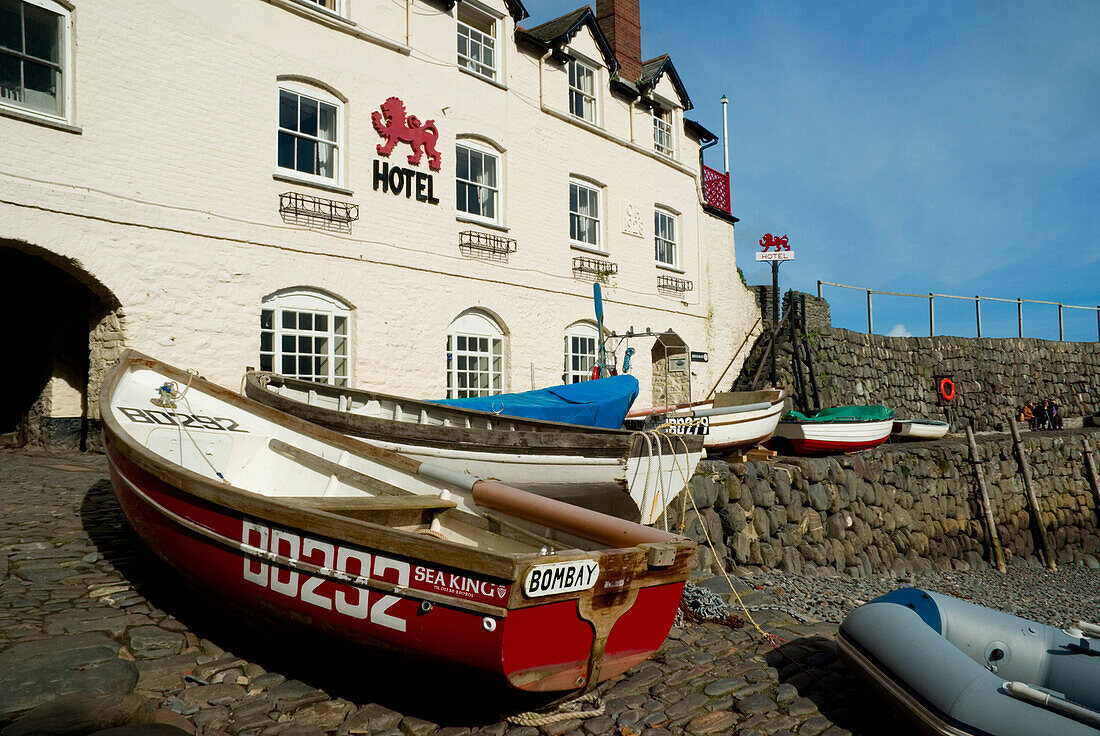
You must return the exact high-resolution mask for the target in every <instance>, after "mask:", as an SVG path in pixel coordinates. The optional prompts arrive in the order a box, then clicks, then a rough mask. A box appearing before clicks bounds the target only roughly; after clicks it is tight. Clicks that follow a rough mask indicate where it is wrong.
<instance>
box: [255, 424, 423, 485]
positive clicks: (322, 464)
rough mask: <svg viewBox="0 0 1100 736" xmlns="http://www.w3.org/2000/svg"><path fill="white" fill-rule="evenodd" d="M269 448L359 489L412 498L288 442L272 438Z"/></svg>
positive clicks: (384, 483)
mask: <svg viewBox="0 0 1100 736" xmlns="http://www.w3.org/2000/svg"><path fill="white" fill-rule="evenodd" d="M267 444H268V447H270V448H271V449H272V450H273V451H274V452H277V453H279V454H280V455H282V456H283V457H288V458H290V459H291V460H294V461H295V462H299V463H301V464H302V465H306V466H308V467H311V468H313V469H314V470H320V471H321V472H324V473H328V474H329V475H332V476H335V477H336V479H337V480H339V481H341V482H343V483H347V484H348V485H350V486H356V487H358V488H364V489H367V488H369V489H371V490H374V491H378V492H379V493H384V494H386V495H389V496H412V495H415V494H413V492H412V491H406V490H405V489H404V488H398V487H397V486H394V485H390V484H389V483H386V482H384V481H380V480H378V479H377V478H372V477H371V476H369V475H367V474H366V473H360V472H359V471H358V470H352V469H351V468H346V467H344V466H343V465H340V464H339V463H334V462H333V461H331V460H326V459H325V458H323V457H321V456H320V455H314V454H313V453H312V452H307V451H306V450H303V449H302V448H300V447H295V446H294V445H291V444H289V443H287V442H283V441H282V440H280V439H278V438H275V437H272V438H271V439H270V440H269V441H268V443H267Z"/></svg>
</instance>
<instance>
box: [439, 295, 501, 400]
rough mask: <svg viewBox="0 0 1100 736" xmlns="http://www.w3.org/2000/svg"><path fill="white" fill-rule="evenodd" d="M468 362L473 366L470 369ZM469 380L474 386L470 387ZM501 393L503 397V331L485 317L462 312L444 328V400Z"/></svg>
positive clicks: (489, 318) (474, 312) (494, 321)
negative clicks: (445, 338)
mask: <svg viewBox="0 0 1100 736" xmlns="http://www.w3.org/2000/svg"><path fill="white" fill-rule="evenodd" d="M471 361H476V363H475V364H474V365H473V366H471ZM471 378H473V379H474V380H473V381H472V383H474V384H476V385H472V386H471V385H470V384H471ZM501 393H504V330H503V329H502V328H501V326H500V325H499V324H497V322H496V320H494V319H492V318H491V317H489V316H488V315H486V314H483V313H481V312H478V311H467V312H463V313H462V314H460V315H459V316H458V317H456V318H455V320H454V321H453V322H451V324H450V326H449V327H448V328H447V398H448V399H464V398H467V397H470V396H493V395H496V394H501Z"/></svg>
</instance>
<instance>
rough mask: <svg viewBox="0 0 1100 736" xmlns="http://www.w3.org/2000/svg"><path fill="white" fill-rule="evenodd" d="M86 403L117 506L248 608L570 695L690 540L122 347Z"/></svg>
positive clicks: (637, 644)
mask: <svg viewBox="0 0 1100 736" xmlns="http://www.w3.org/2000/svg"><path fill="white" fill-rule="evenodd" d="M99 402H100V414H101V417H102V421H103V434H104V440H105V445H106V452H107V459H108V464H109V468H110V474H111V480H112V483H113V485H114V489H115V493H116V495H117V496H118V500H119V504H120V505H121V507H122V509H123V511H124V513H125V514H126V517H127V518H128V519H129V521H130V523H131V525H132V526H133V527H134V529H135V530H136V531H137V533H138V535H139V536H140V537H141V539H142V540H143V541H144V543H145V544H146V545H148V546H149V547H150V548H151V549H152V550H153V551H154V552H155V553H156V554H157V555H158V556H160V557H161V558H163V559H164V560H165V561H166V562H168V564H170V565H171V566H172V567H174V568H175V569H176V570H178V571H179V573H180V574H181V575H182V576H183V577H184V578H185V579H187V580H188V581H189V582H191V583H192V584H193V585H194V586H195V587H196V588H198V589H199V590H200V591H202V592H204V593H206V594H207V595H209V596H212V597H214V598H216V599H218V600H220V601H223V602H225V603H227V604H228V605H230V606H232V607H234V608H236V609H238V610H239V611H240V612H241V613H242V614H243V615H244V616H247V617H249V619H250V620H252V619H256V618H259V619H266V620H269V621H272V622H275V623H282V624H286V625H291V626H305V627H308V629H309V630H311V631H316V632H320V633H324V634H328V635H333V636H337V637H340V638H341V639H342V640H344V641H347V642H350V643H353V644H359V645H367V646H372V647H381V648H387V649H392V650H396V651H399V652H402V653H405V654H412V655H416V656H421V657H427V658H432V659H436V660H443V661H445V662H448V663H450V664H452V665H461V666H465V667H469V668H473V669H474V670H478V671H480V672H483V673H487V674H488V675H490V676H492V677H493V678H496V679H498V680H501V681H504V682H506V683H508V684H510V685H511V686H513V687H515V688H519V689H523V690H531V691H566V690H584V689H587V688H591V687H593V686H594V685H595V684H596V683H597V682H599V681H601V680H605V679H607V678H609V677H612V676H614V675H616V674H619V673H621V672H623V671H625V670H626V669H628V668H630V667H632V666H634V665H635V664H637V663H639V662H641V661H643V660H644V659H646V658H647V657H648V656H649V655H650V654H652V653H653V652H654V651H655V650H656V649H657V648H658V647H659V646H660V645H661V643H662V642H663V641H664V639H665V636H666V635H667V634H668V630H669V627H670V626H671V624H672V620H673V618H674V616H675V614H676V610H677V608H678V606H679V602H680V596H681V593H682V590H683V586H684V582H685V580H686V579H687V576H688V572H689V570H690V566H691V560H692V558H693V555H694V551H695V545H694V543H693V542H691V541H690V540H688V539H686V538H684V537H680V536H677V535H674V534H670V533H668V532H664V531H660V530H657V529H652V528H649V527H645V526H642V525H640V524H635V523H632V522H628V521H625V520H622V519H618V518H615V517H611V516H608V515H605V514H600V513H597V512H594V511H591V510H588V509H581V508H578V507H575V506H571V505H569V504H565V503H562V502H560V501H555V500H553V499H548V498H544V497H541V496H536V495H533V494H530V493H526V492H524V491H519V490H516V489H513V488H509V487H507V486H505V485H503V484H501V483H497V482H494V481H485V480H479V479H477V478H474V477H471V476H467V475H464V474H461V473H457V472H454V471H452V470H449V469H447V468H444V467H440V466H438V465H435V464H432V463H429V462H422V461H418V460H415V459H413V458H409V457H405V456H402V455H399V454H396V453H393V452H390V451H387V450H384V449H381V448H377V447H374V446H371V445H367V444H364V443H361V442H357V441H355V440H352V439H349V438H347V437H345V436H344V435H342V434H340V433H338V432H334V431H331V430H327V429H325V428H323V427H317V426H315V425H312V424H310V423H309V422H306V421H305V420H302V419H299V418H297V417H293V416H290V415H287V414H284V413H282V412H279V411H276V410H275V409H272V408H270V407H267V406H264V405H262V404H259V403H257V402H254V401H251V400H249V399H247V398H245V397H242V396H239V395H237V394H235V393H233V392H231V391H229V390H226V389H224V388H221V387H219V386H216V385H214V384H211V383H209V382H208V381H205V380H203V379H202V378H199V377H198V376H195V375H193V374H189V373H185V372H184V371H181V370H179V369H177V368H173V367H171V366H169V365H166V364H164V363H161V362H159V361H156V360H154V359H152V358H149V357H147V356H144V355H141V354H139V353H136V352H133V351H127V352H126V353H124V354H123V356H122V358H121V359H120V361H119V363H118V364H116V365H115V366H114V367H113V368H112V369H111V370H110V372H109V373H108V375H107V376H106V378H105V380H104V382H103V387H102V390H101V393H100V399H99Z"/></svg>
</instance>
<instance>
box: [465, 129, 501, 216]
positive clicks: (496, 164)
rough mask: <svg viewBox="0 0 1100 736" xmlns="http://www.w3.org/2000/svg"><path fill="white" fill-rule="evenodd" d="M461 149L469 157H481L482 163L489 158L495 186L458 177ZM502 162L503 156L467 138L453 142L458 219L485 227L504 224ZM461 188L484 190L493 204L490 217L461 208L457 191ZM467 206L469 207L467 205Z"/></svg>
mask: <svg viewBox="0 0 1100 736" xmlns="http://www.w3.org/2000/svg"><path fill="white" fill-rule="evenodd" d="M462 149H466V151H468V152H469V154H470V155H471V156H472V155H475V154H476V155H478V156H481V157H482V159H483V162H484V158H485V157H489V158H491V159H492V161H493V172H494V176H495V179H496V183H495V184H482V183H480V182H476V181H474V180H472V179H470V178H465V179H463V178H461V177H460V176H459V165H460V162H461V160H462V156H463V153H462ZM502 161H503V156H502V154H501V152H500V151H498V150H496V149H494V148H492V147H490V146H486V145H484V144H481V143H478V142H477V141H473V140H470V139H468V138H460V139H459V140H458V141H456V142H455V212H456V213H457V215H458V217H461V218H463V219H469V220H474V221H476V222H482V223H485V224H487V225H499V224H501V223H502V222H504V214H503V210H504V196H503V190H504V182H503V173H504V167H503V165H502ZM483 165H484V163H483ZM467 176H469V169H467ZM463 186H465V187H473V188H474V189H475V190H477V191H481V190H485V191H488V192H490V193H491V197H490V198H491V200H492V202H493V216H492V217H486V216H485V215H482V214H480V213H479V212H470V211H469V210H467V209H462V208H461V206H460V197H459V191H460V189H461V188H462V187H463ZM467 191H468V190H467ZM468 201H469V200H468V198H467V202H468ZM467 206H469V205H468V204H467Z"/></svg>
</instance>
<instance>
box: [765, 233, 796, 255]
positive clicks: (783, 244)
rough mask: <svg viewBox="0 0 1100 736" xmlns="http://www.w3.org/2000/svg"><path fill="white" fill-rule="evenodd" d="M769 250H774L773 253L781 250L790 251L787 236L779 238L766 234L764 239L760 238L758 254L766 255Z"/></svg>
mask: <svg viewBox="0 0 1100 736" xmlns="http://www.w3.org/2000/svg"><path fill="white" fill-rule="evenodd" d="M769 248H775V252H776V253H778V252H779V251H783V250H790V249H791V246H789V245H788V244H787V236H786V235H784V236H783V237H781V238H776V237H773V236H772V234H771V233H767V234H765V235H764V237H762V238H760V252H761V253H767V252H768V249H769Z"/></svg>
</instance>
